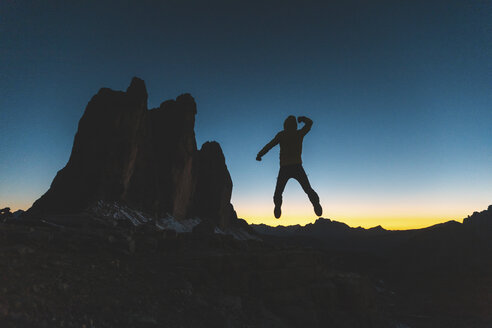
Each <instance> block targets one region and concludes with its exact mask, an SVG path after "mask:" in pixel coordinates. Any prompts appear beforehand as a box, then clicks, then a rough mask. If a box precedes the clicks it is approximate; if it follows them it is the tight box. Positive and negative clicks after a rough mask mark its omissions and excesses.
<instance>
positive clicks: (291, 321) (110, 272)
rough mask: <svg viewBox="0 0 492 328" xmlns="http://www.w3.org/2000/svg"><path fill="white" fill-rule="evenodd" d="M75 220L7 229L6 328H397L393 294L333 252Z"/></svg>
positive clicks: (1, 271)
mask: <svg viewBox="0 0 492 328" xmlns="http://www.w3.org/2000/svg"><path fill="white" fill-rule="evenodd" d="M69 221H70V222H79V223H80V224H77V223H75V224H73V225H72V226H63V225H58V226H56V225H53V224H51V225H43V224H38V225H31V224H26V223H25V222H24V223H22V224H2V225H0V295H1V297H0V326H1V327H395V324H396V323H395V322H393V321H392V320H391V319H390V314H389V313H388V312H387V310H386V308H387V306H386V304H385V303H384V302H386V301H385V297H386V296H385V295H384V293H382V292H381V291H378V290H377V288H376V287H375V285H374V283H373V282H372V281H371V280H370V279H369V278H367V277H364V276H361V275H358V274H355V273H348V272H343V271H339V270H335V269H334V268H333V266H332V265H331V262H332V258H330V257H329V256H327V255H326V253H322V252H319V251H315V250H310V249H302V248H288V247H280V246H275V245H269V244H266V243H264V242H259V241H237V240H235V239H233V238H232V237H231V236H229V235H221V234H212V235H210V234H208V235H203V234H193V233H183V234H177V233H176V232H173V231H169V230H166V231H148V230H146V229H147V228H146V227H145V226H144V227H142V228H132V229H128V228H123V227H113V228H108V227H106V226H104V225H101V226H99V227H94V226H91V227H90V229H88V228H87V227H84V226H85V224H84V222H87V218H84V217H83V215H81V216H79V217H71V218H69ZM38 223H39V222H38Z"/></svg>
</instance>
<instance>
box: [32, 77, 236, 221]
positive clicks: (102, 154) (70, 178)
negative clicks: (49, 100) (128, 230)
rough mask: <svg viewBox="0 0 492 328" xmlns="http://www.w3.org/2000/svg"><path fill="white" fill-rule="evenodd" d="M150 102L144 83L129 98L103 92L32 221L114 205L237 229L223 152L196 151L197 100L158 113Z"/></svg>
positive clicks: (187, 98)
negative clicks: (99, 204)
mask: <svg viewBox="0 0 492 328" xmlns="http://www.w3.org/2000/svg"><path fill="white" fill-rule="evenodd" d="M147 97H148V95H147V90H146V87H145V82H144V81H143V80H142V79H139V78H137V77H135V78H133V79H132V81H131V83H130V86H129V87H128V88H127V90H126V92H122V91H114V90H111V89H108V88H102V89H100V90H99V92H98V93H97V94H96V95H95V96H94V97H93V98H92V99H91V100H90V102H89V103H88V105H87V107H86V109H85V112H84V114H83V116H82V118H81V119H80V122H79V126H78V131H77V133H76V135H75V139H74V144H73V148H72V153H71V155H70V159H69V161H68V163H67V165H66V166H65V167H64V168H63V169H62V170H60V171H59V172H58V174H57V175H56V177H55V178H54V180H53V182H52V184H51V187H50V189H49V190H48V191H47V192H46V193H45V194H44V195H43V196H42V197H41V198H40V199H38V200H37V201H36V202H35V203H34V204H33V206H32V207H31V208H30V209H29V211H28V213H29V214H31V215H36V216H43V215H48V214H63V213H74V212H78V211H84V210H85V209H87V208H88V207H90V206H91V204H94V203H95V202H97V201H109V202H119V203H121V204H126V205H128V206H130V207H132V208H135V209H138V210H142V211H144V212H145V213H148V214H149V215H151V216H154V217H164V216H167V215H172V216H174V217H175V218H176V219H178V220H181V219H187V218H190V217H192V216H194V217H203V218H207V219H208V220H211V221H213V222H214V223H215V224H217V225H218V226H220V227H221V228H226V227H227V226H229V225H231V224H234V223H235V222H236V219H237V218H236V214H235V212H234V209H233V206H232V204H231V203H230V199H231V193H232V180H231V177H230V175H229V171H228V170H227V166H226V164H225V158H224V154H223V153H222V149H221V148H220V145H219V144H218V143H216V142H207V143H205V144H204V145H203V147H202V149H201V150H198V149H197V146H196V140H195V132H194V126H195V115H196V113H197V109H196V103H195V100H194V99H193V97H192V96H191V95H190V94H188V93H185V94H182V95H180V96H178V97H177V98H176V99H175V100H168V101H165V102H163V103H162V104H161V105H160V106H159V107H158V108H154V109H151V110H147Z"/></svg>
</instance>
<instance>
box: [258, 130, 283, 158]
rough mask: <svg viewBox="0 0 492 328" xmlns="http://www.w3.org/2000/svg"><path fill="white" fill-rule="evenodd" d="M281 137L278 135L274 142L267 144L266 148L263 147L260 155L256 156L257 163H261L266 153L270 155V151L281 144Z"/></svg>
mask: <svg viewBox="0 0 492 328" xmlns="http://www.w3.org/2000/svg"><path fill="white" fill-rule="evenodd" d="M279 141H280V140H279V137H278V133H277V135H276V136H275V138H273V139H272V141H270V142H269V143H267V144H266V145H265V147H263V148H262V149H261V150H260V151H259V152H258V155H256V160H257V161H261V158H262V157H263V155H265V154H266V153H268V151H269V150H270V149H272V148H273V147H274V146H276V145H277V144H278V143H279Z"/></svg>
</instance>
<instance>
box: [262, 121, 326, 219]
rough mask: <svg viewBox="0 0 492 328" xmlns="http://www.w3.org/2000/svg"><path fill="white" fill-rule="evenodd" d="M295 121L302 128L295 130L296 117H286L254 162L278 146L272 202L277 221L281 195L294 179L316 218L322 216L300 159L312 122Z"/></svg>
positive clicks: (316, 197)
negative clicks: (277, 168) (309, 203)
mask: <svg viewBox="0 0 492 328" xmlns="http://www.w3.org/2000/svg"><path fill="white" fill-rule="evenodd" d="M297 121H298V122H299V123H301V122H304V126H303V127H302V129H300V130H297V122H296V117H295V116H293V115H291V116H289V117H287V118H286V119H285V122H284V130H283V131H280V132H279V133H277V135H276V136H275V138H273V139H272V141H270V142H269V143H267V144H266V146H265V147H263V149H262V150H260V152H259V153H258V155H256V160H257V161H261V157H263V155H265V154H266V153H267V152H268V151H269V150H270V149H272V148H273V147H274V146H276V145H277V144H280V170H279V172H278V177H277V186H276V187H275V193H274V195H273V202H274V203H275V209H274V210H273V214H274V215H275V217H276V218H277V219H278V218H279V217H280V215H282V210H281V206H282V193H283V192H284V189H285V185H286V184H287V181H289V179H290V178H294V179H296V180H297V181H298V182H299V183H300V184H301V187H302V189H303V190H304V192H305V193H306V194H307V195H308V197H309V200H310V201H311V203H312V204H313V207H314V213H316V215H317V216H321V214H323V209H322V208H321V205H320V204H319V197H318V194H317V193H316V191H314V190H313V188H311V185H310V184H309V180H308V177H307V175H306V172H304V168H303V167H302V159H301V153H302V140H303V139H304V136H305V135H306V134H307V133H308V132H309V130H311V126H312V125H313V121H312V120H311V119H309V118H307V117H305V116H299V117H298V118H297Z"/></svg>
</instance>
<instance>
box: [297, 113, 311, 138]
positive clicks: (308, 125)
mask: <svg viewBox="0 0 492 328" xmlns="http://www.w3.org/2000/svg"><path fill="white" fill-rule="evenodd" d="M297 122H299V123H301V122H304V126H303V127H302V129H301V134H302V135H303V136H305V135H306V134H307V133H308V132H309V130H311V127H312V126H313V120H311V119H310V118H309V117H306V116H299V117H298V118H297Z"/></svg>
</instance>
